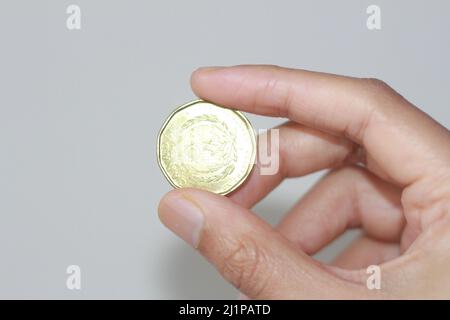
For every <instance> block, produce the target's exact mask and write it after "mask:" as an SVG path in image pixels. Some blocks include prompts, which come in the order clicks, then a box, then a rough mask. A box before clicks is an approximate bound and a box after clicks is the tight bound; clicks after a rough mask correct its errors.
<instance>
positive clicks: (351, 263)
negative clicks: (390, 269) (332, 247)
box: [331, 235, 400, 270]
mask: <svg viewBox="0 0 450 320" xmlns="http://www.w3.org/2000/svg"><path fill="white" fill-rule="evenodd" d="M399 255H400V249H399V244H398V243H393V242H384V241H380V240H376V239H373V238H371V237H368V236H366V235H362V236H360V237H358V238H357V239H355V240H353V242H352V243H351V244H350V246H348V247H347V248H345V250H344V251H343V252H341V253H340V254H339V255H338V256H337V257H336V258H335V259H334V260H333V262H332V263H331V264H332V265H333V266H336V267H339V268H343V269H353V270H354V269H363V268H367V267H368V266H370V265H380V264H382V263H384V262H386V261H389V260H392V259H394V258H396V257H398V256H399Z"/></svg>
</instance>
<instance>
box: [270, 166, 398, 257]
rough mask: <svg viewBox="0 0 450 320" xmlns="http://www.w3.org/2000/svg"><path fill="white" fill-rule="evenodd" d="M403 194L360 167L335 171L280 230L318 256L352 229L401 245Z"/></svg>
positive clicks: (297, 205)
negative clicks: (318, 252)
mask: <svg viewBox="0 0 450 320" xmlns="http://www.w3.org/2000/svg"><path fill="white" fill-rule="evenodd" d="M400 199H401V191H400V190H399V189H398V188H396V187H393V186H392V185H390V184H388V183H386V182H384V181H382V180H380V179H379V178H377V177H375V176H374V175H372V174H370V173H369V172H367V171H366V170H364V169H362V168H359V167H344V168H341V169H337V170H335V171H332V172H331V173H330V174H328V175H326V176H325V177H324V178H323V179H322V180H320V181H319V182H318V183H317V184H316V185H315V186H314V187H313V188H312V189H311V190H310V191H309V192H308V193H307V194H306V195H305V196H304V197H303V198H302V199H301V200H300V201H299V202H298V203H297V204H296V205H295V206H294V208H292V210H291V211H290V212H289V213H288V214H287V215H286V216H285V217H284V219H283V220H282V221H281V222H280V224H279V226H278V227H277V230H278V231H279V232H280V233H282V234H283V235H284V236H286V237H287V238H288V239H289V240H291V241H292V242H293V243H295V244H296V245H297V246H298V247H299V248H300V249H301V250H303V251H304V252H306V253H307V254H314V253H316V252H317V251H319V250H320V249H322V248H323V247H324V246H326V245H327V244H329V243H330V242H331V241H333V240H334V239H335V238H336V237H338V236H339V235H341V234H342V233H343V232H344V231H346V230H347V229H348V228H355V227H361V228H362V229H364V232H365V233H366V234H367V235H369V236H370V237H373V238H375V239H378V240H381V241H387V242H399V239H400V237H401V232H402V230H403V227H404V224H405V220H404V216H403V211H402V207H401V200H400Z"/></svg>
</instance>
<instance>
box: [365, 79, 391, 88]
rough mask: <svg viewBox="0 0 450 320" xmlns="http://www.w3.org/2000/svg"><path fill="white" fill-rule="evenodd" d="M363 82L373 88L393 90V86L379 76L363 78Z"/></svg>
mask: <svg viewBox="0 0 450 320" xmlns="http://www.w3.org/2000/svg"><path fill="white" fill-rule="evenodd" d="M361 81H362V82H363V84H364V85H365V86H366V87H367V88H369V89H372V90H391V87H390V86H389V85H388V84H387V83H386V82H384V81H383V80H380V79H377V78H362V79H361Z"/></svg>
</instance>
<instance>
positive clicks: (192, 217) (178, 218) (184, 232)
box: [159, 194, 204, 248]
mask: <svg viewBox="0 0 450 320" xmlns="http://www.w3.org/2000/svg"><path fill="white" fill-rule="evenodd" d="M159 217H160V219H161V221H162V223H163V224H164V225H165V226H166V227H167V228H169V229H170V230H172V231H173V232H174V233H175V234H176V235H177V236H179V237H180V238H182V239H183V240H184V241H186V242H187V243H189V244H190V245H191V246H192V247H194V248H197V247H198V243H199V241H200V232H201V230H202V227H203V221H204V216H203V213H202V211H201V209H200V207H199V206H198V205H197V204H196V203H195V200H194V199H193V198H192V197H191V196H190V195H186V194H182V195H180V196H176V197H171V198H169V199H166V200H165V202H164V204H163V205H162V206H160V209H159Z"/></svg>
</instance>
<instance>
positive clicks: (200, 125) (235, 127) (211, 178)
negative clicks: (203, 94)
mask: <svg viewBox="0 0 450 320" xmlns="http://www.w3.org/2000/svg"><path fill="white" fill-rule="evenodd" d="M255 148H256V142H255V135H254V132H253V128H252V127H251V125H250V123H249V121H248V120H247V119H246V118H245V116H244V115H243V114H242V113H240V112H239V111H235V110H231V109H227V108H223V107H219V106H216V105H214V104H212V103H209V102H206V101H202V100H196V101H193V102H190V103H188V104H186V105H183V106H181V107H179V108H178V109H176V110H175V111H174V112H173V113H172V114H171V115H170V117H169V119H168V120H167V121H166V123H165V124H164V125H163V127H162V129H161V132H160V134H159V136H158V163H159V165H160V167H161V170H162V171H163V173H164V175H165V176H166V178H167V179H168V180H169V182H170V183H171V184H172V185H173V186H174V187H177V188H178V187H196V188H200V189H205V190H209V191H212V192H215V193H219V194H227V193H229V192H231V191H233V190H234V189H236V188H237V187H238V186H239V185H240V184H241V183H242V182H243V181H244V180H245V179H246V178H247V176H248V175H249V173H250V171H251V169H252V167H253V163H254V160H255Z"/></svg>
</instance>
